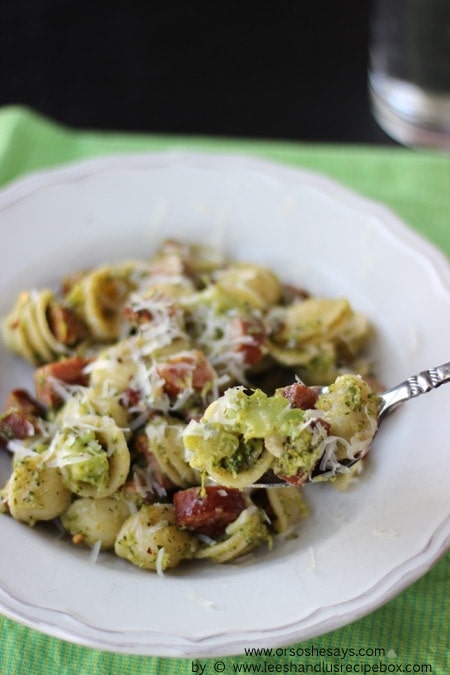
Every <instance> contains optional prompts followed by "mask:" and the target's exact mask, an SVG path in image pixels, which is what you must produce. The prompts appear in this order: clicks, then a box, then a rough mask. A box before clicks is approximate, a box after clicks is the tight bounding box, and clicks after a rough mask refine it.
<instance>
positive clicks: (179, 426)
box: [0, 240, 377, 572]
mask: <svg viewBox="0 0 450 675" xmlns="http://www.w3.org/2000/svg"><path fill="white" fill-rule="evenodd" d="M370 334H371V327H370V325H369V322H368V321H367V319H366V318H365V317H364V316H363V315H362V314H360V313H358V312H357V311H355V310H354V309H353V308H352V306H351V305H350V302H349V301H348V300H347V299H345V298H324V297H316V296H312V295H311V294H310V293H309V292H308V290H307V289H306V288H299V287H294V286H291V285H289V284H287V283H285V282H284V280H283V281H282V280H281V279H280V278H279V277H278V275H276V274H275V273H273V272H272V271H271V270H270V269H268V268H267V267H264V266H262V265H258V264H255V263H247V262H242V261H236V260H229V259H227V258H226V257H224V256H223V255H222V254H221V253H219V252H217V251H215V250H210V249H208V248H206V247H203V246H199V245H195V244H187V243H183V242H179V241H173V240H167V241H165V242H163V243H162V245H161V246H160V248H159V249H158V250H157V251H156V253H155V254H154V255H153V256H152V257H150V258H149V259H148V260H126V261H124V262H121V263H119V264H105V265H102V266H99V267H96V268H94V269H89V270H80V271H76V272H75V273H73V274H72V275H70V276H67V277H66V278H64V279H62V280H61V284H60V288H58V290H53V289H51V288H44V289H31V290H26V291H23V292H22V293H20V294H19V296H18V297H17V299H16V302H15V304H14V306H13V307H12V309H11V311H10V313H9V314H8V316H6V317H5V318H4V319H3V323H2V335H3V340H4V343H5V345H6V346H7V348H8V349H9V350H10V351H11V352H13V353H14V354H15V355H16V356H17V357H18V358H22V359H25V360H26V361H28V362H29V363H30V364H31V365H32V367H33V369H34V370H33V387H34V390H33V391H28V390H23V389H13V390H12V391H11V392H10V394H9V396H8V400H7V401H6V403H5V406H4V410H3V413H2V414H1V416H0V445H1V446H2V448H3V450H4V451H6V452H9V453H10V454H11V457H12V472H11V475H10V477H9V479H8V481H7V483H6V485H5V486H3V488H2V490H1V493H0V495H1V501H0V509H1V511H2V512H3V513H4V514H5V515H6V516H11V517H12V518H14V519H16V520H17V521H20V522H21V523H24V524H27V525H29V526H34V525H36V523H39V522H43V521H55V522H56V523H58V525H59V526H60V527H62V528H63V530H64V532H65V533H66V534H67V536H68V538H69V539H71V541H72V542H73V543H74V544H75V545H81V546H87V547H92V548H94V549H96V550H110V551H113V552H114V553H115V554H116V555H117V556H119V557H121V558H124V559H126V560H128V561H130V562H131V563H132V564H134V565H137V566H138V567H140V568H143V569H148V570H156V571H157V572H163V571H164V570H166V569H168V568H172V567H175V566H177V565H178V564H180V563H181V562H183V561H185V560H190V559H206V560H209V561H212V562H216V563H224V562H228V561H230V560H234V559H236V558H239V557H241V556H243V555H244V554H246V553H249V552H250V551H252V550H253V549H255V548H256V547H258V546H261V545H263V544H267V545H269V546H271V545H272V542H273V541H274V539H276V537H277V535H284V536H286V535H288V534H289V533H291V532H293V531H294V530H295V527H296V526H297V524H298V522H299V521H300V520H301V519H302V518H303V517H305V515H306V514H307V511H308V508H307V505H306V502H305V500H304V497H303V494H302V485H303V484H304V483H305V482H306V481H307V480H311V479H312V480H313V479H314V472H315V470H316V469H317V467H318V466H319V465H320V467H321V479H322V480H323V479H324V478H325V479H329V480H331V481H335V482H336V483H339V481H342V480H347V479H348V477H349V476H351V475H352V472H353V471H354V470H355V469H352V470H349V471H348V474H347V475H345V474H344V476H343V477H340V476H339V475H338V474H339V472H340V470H341V469H340V467H342V460H343V459H352V458H354V457H356V456H358V454H359V453H360V451H361V448H362V447H364V446H367V444H368V443H370V440H371V438H372V437H373V435H374V432H375V428H376V412H377V396H376V393H375V388H374V385H373V373H372V372H371V368H370V362H369V360H368V359H367V358H366V356H365V351H366V349H367V345H368V342H369V338H370ZM316 384H330V387H329V390H328V391H327V392H326V393H322V394H317V392H316V390H315V389H314V388H313V385H316ZM359 465H360V463H359ZM359 465H358V466H359ZM338 467H339V470H338ZM268 473H270V474H271V475H275V476H277V477H279V478H281V479H283V480H285V481H287V482H288V483H289V487H285V488H283V489H276V488H271V489H264V490H262V489H254V488H253V487H252V486H253V485H254V484H255V483H257V482H258V481H260V480H261V479H263V478H264V476H266V475H267V474H268ZM2 517H3V516H2Z"/></svg>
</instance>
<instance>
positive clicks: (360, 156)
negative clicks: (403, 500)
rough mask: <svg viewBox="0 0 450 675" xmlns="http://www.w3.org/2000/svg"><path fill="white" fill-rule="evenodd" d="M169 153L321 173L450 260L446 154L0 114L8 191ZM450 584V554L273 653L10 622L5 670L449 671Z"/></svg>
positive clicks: (3, 674) (114, 674) (55, 673)
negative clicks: (88, 165)
mask: <svg viewBox="0 0 450 675" xmlns="http://www.w3.org/2000/svg"><path fill="white" fill-rule="evenodd" d="M169 149H177V150H183V149H185V150H198V151H204V152H228V153H230V152H236V153H239V154H249V155H254V156H259V157H264V158H266V159H272V160H276V161H278V162H284V163H286V164H289V165H292V166H296V167H302V168H308V169H313V170H316V171H320V172H321V173H323V174H326V175H328V176H330V177H331V178H334V179H336V180H338V181H340V182H341V183H343V184H345V185H347V186H349V187H350V188H352V189H353V190H355V191H356V192H359V193H360V194H362V195H365V196H367V197H370V198H372V199H375V200H378V201H381V202H383V203H384V204H386V205H387V206H389V207H390V208H391V209H392V210H394V211H395V212H396V213H397V214H398V215H399V216H400V217H401V218H402V219H403V220H404V221H406V222H407V223H408V224H409V225H410V226H411V227H412V228H413V229H415V230H416V231H417V232H419V233H421V234H422V235H423V236H424V237H425V238H427V239H428V240H429V241H431V242H432V243H434V244H435V246H437V247H439V248H440V249H441V250H442V251H444V252H445V253H446V255H447V256H449V257H450V160H449V157H448V156H446V155H442V154H438V153H432V152H415V151H411V150H408V149H405V148H397V147H395V148H382V147H375V146H367V147H366V146H348V145H346V146H342V145H320V144H319V145H317V144H307V143H291V142H279V141H266V140H238V139H223V138H204V137H201V138H200V137H192V138H191V137H186V136H183V137H180V136H163V135H146V134H142V135H141V134H126V133H101V132H90V131H74V130H72V129H68V128H65V127H63V126H61V125H58V124H55V123H53V122H51V121H49V120H47V119H44V118H42V117H41V116H39V115H37V114H35V113H34V112H33V111H30V110H28V109H26V108H23V107H19V106H9V107H5V108H3V109H0V186H4V185H6V184H7V183H9V182H10V181H12V180H14V179H16V178H18V177H20V176H23V175H25V174H27V173H29V172H31V171H35V170H38V169H43V168H48V167H53V166H57V165H59V164H62V163H67V162H72V161H75V160H80V159H86V158H88V157H93V156H100V155H107V154H111V153H119V152H149V151H150V152H151V151H162V150H169ZM0 227H1V223H0ZM2 555H8V545H7V542H2ZM449 580H450V555H448V554H447V555H446V556H444V557H443V558H442V559H441V560H440V561H439V562H438V563H437V564H436V565H435V566H434V567H433V568H432V569H431V570H430V571H429V572H428V573H427V574H426V575H425V576H423V577H422V578H421V579H420V580H419V581H416V582H415V583H414V584H413V585H412V586H410V587H409V588H408V589H407V590H405V591H403V592H402V593H400V595H398V596H397V597H396V598H395V599H394V600H391V601H390V602H388V603H387V604H386V605H385V606H383V607H381V608H380V609H378V610H376V611H374V612H372V613H371V614H370V615H369V616H367V617H365V618H362V619H359V620H358V621H355V622H353V623H351V624H349V625H348V626H345V627H344V628H341V629H339V630H335V631H333V632H331V633H328V634H327V635H323V636H321V637H320V638H316V639H314V640H309V641H307V642H304V643H300V644H296V645H292V647H291V648H288V649H286V652H285V653H283V654H281V653H279V654H274V655H272V656H240V657H226V658H217V659H174V658H159V657H151V658H150V657H141V656H127V655H122V654H114V653H109V652H102V651H99V650H95V649H89V648H87V647H81V646H79V645H74V644H70V643H66V642H64V641H62V640H58V639H56V638H50V637H48V636H45V635H43V634H41V633H40V632H38V631H35V630H33V629H31V628H28V627H25V626H22V625H20V624H19V623H16V622H15V621H12V620H10V619H7V618H5V617H0V630H1V641H0V675H88V674H91V673H92V674H95V675H137V674H148V675H165V674H167V675H184V674H187V673H200V674H201V673H205V674H206V675H209V674H210V673H218V672H219V673H220V672H222V673H227V674H231V673H235V672H262V673H270V672H272V673H275V672H285V673H294V672H312V673H349V672H350V673H397V672H400V673H402V672H403V673H406V672H412V673H432V674H433V675H450V658H449V645H450V640H449V638H450V635H449V626H450V621H449V618H450V617H449V590H450V584H449ZM187 620H189V619H188V618H187ZM251 646H252V645H250V644H249V647H251Z"/></svg>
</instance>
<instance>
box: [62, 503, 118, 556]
mask: <svg viewBox="0 0 450 675" xmlns="http://www.w3.org/2000/svg"><path fill="white" fill-rule="evenodd" d="M129 516H130V505H128V504H127V502H126V501H125V500H123V499H119V498H117V497H101V498H89V497H80V499H75V501H73V502H72V503H71V504H70V506H69V508H68V509H67V510H66V511H64V513H62V515H61V523H62V525H63V527H64V528H65V530H67V532H69V533H70V534H71V535H72V537H73V538H74V541H75V542H78V543H81V542H82V543H83V544H85V545H86V546H94V545H95V544H97V542H100V548H101V549H103V550H107V549H113V548H114V544H115V541H116V538H117V535H118V533H119V530H120V528H121V527H122V525H123V523H124V522H125V520H126V519H127V518H128V517H129Z"/></svg>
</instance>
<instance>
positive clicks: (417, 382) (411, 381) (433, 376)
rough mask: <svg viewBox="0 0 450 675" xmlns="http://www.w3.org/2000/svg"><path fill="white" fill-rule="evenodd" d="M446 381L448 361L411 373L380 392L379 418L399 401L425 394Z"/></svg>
mask: <svg viewBox="0 0 450 675" xmlns="http://www.w3.org/2000/svg"><path fill="white" fill-rule="evenodd" d="M446 382H450V362H448V363H443V364H442V365H441V366H436V368H430V369H429V370H422V371H421V372H420V373H418V374H417V375H411V377H408V379H407V380H405V381H404V382H401V383H400V384H398V385H397V386H396V387H393V388H392V389H389V390H388V391H386V392H384V393H383V394H381V397H380V398H381V399H382V403H381V407H380V410H379V417H380V418H381V417H382V416H383V415H385V414H386V413H387V412H389V411H390V410H392V409H393V408H394V407H396V406H397V405H398V404H399V403H403V402H404V401H408V400H409V399H410V398H414V397H415V396H420V395H421V394H426V393H427V392H429V391H431V390H432V389H436V388H437V387H440V386H441V384H445V383H446Z"/></svg>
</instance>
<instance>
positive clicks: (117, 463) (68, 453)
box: [48, 415, 130, 498]
mask: <svg viewBox="0 0 450 675" xmlns="http://www.w3.org/2000/svg"><path fill="white" fill-rule="evenodd" d="M48 454H49V460H48V461H49V462H52V463H54V464H55V465H56V466H58V467H59V469H60V471H61V474H62V478H63V483H64V485H65V486H66V487H67V488H68V489H69V490H71V492H73V493H74V494H76V495H79V496H80V497H96V498H99V497H109V495H112V494H114V493H115V492H117V490H118V489H119V488H120V487H121V486H122V485H123V484H124V482H125V480H126V478H127V476H128V472H129V469H130V453H129V450H128V446H127V442H126V439H125V435H124V433H123V431H122V430H121V429H119V427H118V426H117V424H116V423H115V422H114V420H113V419H112V418H110V417H100V416H98V415H85V416H84V417H80V418H79V419H78V420H77V421H76V422H75V423H72V424H71V425H70V426H64V427H62V428H61V429H60V430H58V431H57V432H56V434H55V437H54V439H53V441H52V445H51V448H50V449H49V451H48Z"/></svg>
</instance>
